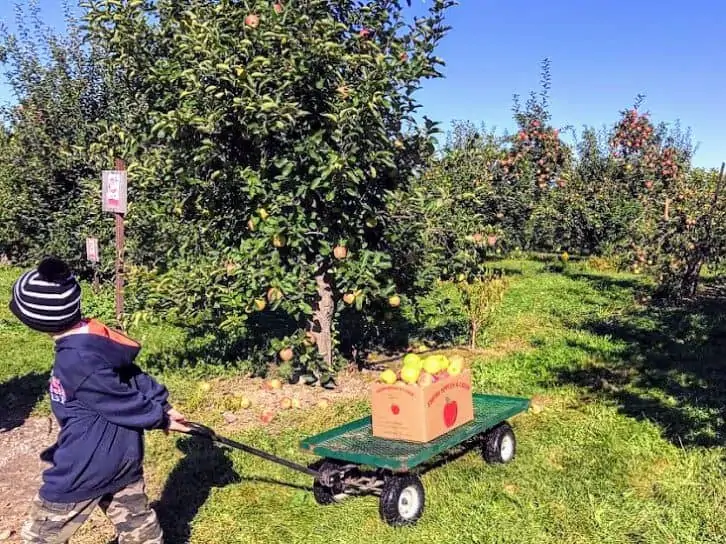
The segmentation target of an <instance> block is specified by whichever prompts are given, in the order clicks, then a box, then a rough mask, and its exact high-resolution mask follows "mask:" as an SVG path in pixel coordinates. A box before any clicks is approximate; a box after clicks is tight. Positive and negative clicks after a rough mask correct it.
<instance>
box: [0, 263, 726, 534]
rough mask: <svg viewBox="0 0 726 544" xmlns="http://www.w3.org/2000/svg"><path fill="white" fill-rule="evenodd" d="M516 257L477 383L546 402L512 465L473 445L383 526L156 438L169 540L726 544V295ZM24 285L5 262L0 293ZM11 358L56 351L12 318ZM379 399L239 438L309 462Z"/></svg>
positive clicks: (22, 369) (186, 397) (240, 459)
mask: <svg viewBox="0 0 726 544" xmlns="http://www.w3.org/2000/svg"><path fill="white" fill-rule="evenodd" d="M503 264H504V266H506V268H507V269H508V270H509V271H511V272H512V286H511V288H510V289H509V291H508V292H507V294H506V296H505V299H504V303H503V305H502V307H501V308H500V310H499V312H498V314H497V316H496V320H495V322H494V323H493V325H492V327H491V328H490V329H489V331H487V334H488V337H487V338H488V341H489V345H490V347H489V348H488V349H486V350H484V351H483V352H482V353H481V354H480V355H476V356H473V357H472V361H471V363H472V368H473V371H474V379H475V384H476V390H477V391H481V392H491V393H501V394H512V395H527V396H534V395H537V397H538V398H537V402H538V403H541V404H543V405H544V410H543V411H542V412H541V413H537V414H535V413H527V414H522V415H521V416H518V417H516V418H514V419H513V421H512V423H513V426H514V428H515V432H516V434H517V438H518V446H519V450H518V455H517V458H516V460H515V461H514V462H513V463H511V464H509V465H507V466H504V467H493V466H487V465H485V464H484V463H483V462H482V460H481V458H480V457H479V456H478V455H477V454H476V452H472V453H469V454H467V455H465V456H464V457H462V458H460V459H458V460H456V461H453V462H451V463H450V464H447V465H445V466H443V467H440V468H437V469H435V470H432V471H430V472H427V473H426V474H425V475H424V476H423V481H424V485H425V487H426V490H427V508H426V513H425V515H424V518H423V519H422V520H421V522H420V523H419V524H418V525H417V526H416V527H414V528H411V529H407V530H398V531H395V530H392V529H390V528H388V527H386V526H385V525H384V524H382V523H381V522H380V520H379V519H378V512H377V502H376V500H375V499H373V498H356V499H351V500H349V501H346V502H344V503H342V504H339V505H335V506H328V507H320V506H317V505H316V504H315V503H314V502H313V499H312V495H311V493H310V491H309V489H308V487H309V486H310V485H311V481H310V479H309V478H307V477H305V476H300V475H298V474H296V473H293V472H290V471H288V470H286V469H284V468H281V467H277V466H276V465H272V464H270V463H267V462H264V461H261V460H257V459H255V458H253V457H250V456H248V455H245V454H243V453H241V452H234V453H226V454H225V453H223V452H221V451H220V450H217V449H214V448H210V447H208V446H205V445H204V444H200V443H199V442H198V441H193V440H190V439H188V438H177V437H172V438H169V437H166V436H164V435H161V434H150V435H149V438H148V458H147V470H148V477H149V487H150V491H151V493H152V495H154V496H157V497H160V512H161V517H162V519H163V520H164V523H165V525H166V526H167V528H168V534H169V536H170V537H171V538H172V540H171V542H183V541H184V540H183V539H184V538H185V537H186V536H187V535H188V533H189V532H190V533H191V541H192V542H199V543H212V542H218V543H222V544H224V543H272V542H286V543H297V542H306V543H315V542H319V543H332V542H345V543H351V544H355V543H357V542H361V543H362V542H366V543H397V542H401V543H403V542H407V541H412V542H423V541H424V540H431V541H433V542H437V543H461V542H473V543H476V542H487V543H489V542H496V543H516V544H524V543H530V542H531V543H538V544H540V543H550V542H551V543H598V544H600V543H623V544H625V543H670V542H672V543H678V544H683V543H691V542H692V543H704V542H714V543H715V542H726V537H724V535H726V516H725V514H726V485H724V482H725V481H726V474H725V473H724V464H723V460H724V433H725V431H726V423H725V422H724V415H725V412H724V409H723V402H724V399H726V383H725V381H724V380H723V378H722V376H723V371H724V366H725V365H724V363H723V361H724V355H726V341H724V340H723V338H726V334H725V333H726V321H724V318H722V317H721V316H722V315H723V314H724V312H723V309H724V304H723V301H721V300H720V299H716V298H712V299H704V300H702V301H700V302H699V303H698V304H697V305H694V306H691V307H688V308H658V307H655V306H644V305H642V304H641V303H639V302H638V300H639V299H640V298H641V297H642V295H643V293H644V292H647V285H646V284H645V283H644V282H643V281H642V280H641V279H639V278H638V277H635V276H629V275H618V274H586V273H582V272H580V271H579V270H578V268H577V267H576V266H570V267H568V270H567V271H565V273H555V272H550V271H548V267H547V265H546V264H543V263H536V262H521V261H507V262H505V263H503ZM11 280H12V273H11V272H6V271H2V272H0V289H5V292H7V288H9V284H10V281H11ZM0 312H4V310H0ZM137 336H143V337H144V338H145V344H146V345H147V347H148V348H149V350H150V351H151V352H152V353H160V352H161V351H163V349H164V346H165V342H172V343H174V342H179V341H180V340H179V338H178V337H176V336H174V332H173V331H165V330H163V329H162V330H158V329H155V330H141V331H137ZM0 356H1V358H0V361H2V362H1V363H0V390H2V391H7V388H6V385H7V384H8V383H9V382H10V381H11V380H17V379H22V377H23V376H26V375H28V374H32V373H33V372H39V373H43V372H46V371H47V369H48V365H49V362H50V359H51V356H52V353H51V345H50V342H49V341H48V340H47V339H45V338H41V337H38V336H36V335H33V334H29V333H27V332H25V331H24V330H23V329H22V328H20V327H18V326H16V325H14V324H12V322H11V321H10V318H9V316H8V314H6V313H0ZM163 379H164V380H165V381H166V382H167V383H168V384H169V387H170V389H171V390H172V394H173V395H174V397H175V399H178V401H179V402H180V403H181V407H182V408H184V405H185V403H186V404H187V405H188V406H189V407H190V408H191V407H192V400H193V398H194V395H195V387H194V383H195V381H194V378H193V377H190V376H188V375H185V374H182V373H180V372H178V371H176V372H169V373H166V374H164V375H163ZM3 382H4V383H3ZM37 406H40V409H41V410H42V409H43V402H42V401H41V402H40V403H39V404H38V405H37ZM37 406H36V410H37V409H39V408H38V407H37ZM366 410H367V404H366V402H355V403H349V404H344V405H335V406H332V407H330V408H328V409H315V410H309V411H306V412H303V413H298V414H297V415H292V414H286V415H285V416H283V417H282V419H281V423H279V424H277V425H275V426H274V427H273V429H272V430H271V431H270V430H260V429H252V430H248V431H245V432H242V433H237V434H236V435H235V437H236V438H238V439H240V440H242V441H247V442H250V443H252V444H254V445H256V446H258V447H261V448H264V449H268V450H270V451H272V452H275V453H277V454H280V455H284V456H287V457H290V458H292V459H295V460H297V461H299V462H311V461H313V459H312V458H311V457H309V456H307V455H306V454H303V453H301V452H299V451H298V449H297V443H298V441H299V440H300V439H301V438H302V437H303V436H306V435H309V434H311V433H315V432H319V431H322V430H324V429H327V428H329V427H330V426H332V425H337V424H342V423H345V422H347V421H349V420H350V419H351V418H354V417H358V416H361V415H364V414H365V413H366ZM193 415H194V416H195V417H202V418H203V417H205V413H204V412H203V411H201V412H199V413H193ZM82 538H83V541H84V542H95V541H94V540H93V537H92V535H90V534H88V533H86V534H85V535H84V536H83V537H82Z"/></svg>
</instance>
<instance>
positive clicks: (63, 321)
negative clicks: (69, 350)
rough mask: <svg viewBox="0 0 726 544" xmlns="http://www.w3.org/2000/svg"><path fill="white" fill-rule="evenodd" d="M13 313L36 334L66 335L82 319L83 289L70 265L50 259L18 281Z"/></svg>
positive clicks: (11, 305)
mask: <svg viewBox="0 0 726 544" xmlns="http://www.w3.org/2000/svg"><path fill="white" fill-rule="evenodd" d="M10 311H11V312H13V314H15V317H17V318H18V319H19V320H20V321H22V322H23V323H24V324H25V325H27V326H28V327H30V328H31V329H34V330H36V331H40V332H47V333H60V332H65V331H67V330H69V329H70V328H71V327H73V326H74V325H76V324H77V323H78V322H79V321H80V320H81V286H80V284H79V283H78V281H77V280H76V278H75V277H73V274H71V271H70V268H68V265H67V264H66V263H64V262H63V261H61V260H60V259H56V258H54V257H49V258H46V259H44V260H43V261H42V262H41V263H40V264H39V265H38V268H36V269H34V270H30V271H29V272H26V273H25V274H23V275H22V276H20V278H19V279H18V280H17V281H16V282H15V284H14V285H13V294H12V298H11V300H10Z"/></svg>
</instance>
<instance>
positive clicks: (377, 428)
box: [371, 370, 474, 442]
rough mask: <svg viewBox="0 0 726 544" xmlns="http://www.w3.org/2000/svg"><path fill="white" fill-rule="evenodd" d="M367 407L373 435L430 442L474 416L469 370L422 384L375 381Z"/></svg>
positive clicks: (408, 440)
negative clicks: (369, 409)
mask: <svg viewBox="0 0 726 544" xmlns="http://www.w3.org/2000/svg"><path fill="white" fill-rule="evenodd" d="M371 409H372V420H373V421H372V423H373V436H376V437H379V438H388V439H392V440H404V441H407V442H430V441H431V440H434V439H435V438H438V437H439V436H441V435H443V434H446V433H448V432H450V431H452V430H454V429H456V428H457V427H459V426H460V425H463V424H464V423H468V422H470V421H471V420H473V419H474V401H473V398H472V390H471V373H470V372H469V370H464V371H463V372H462V373H461V374H459V375H457V376H447V377H446V378H443V379H441V380H438V381H436V382H434V383H432V384H431V385H428V386H426V387H420V386H418V385H407V384H401V383H396V384H393V385H388V384H385V383H376V384H374V385H373V391H372V394H371Z"/></svg>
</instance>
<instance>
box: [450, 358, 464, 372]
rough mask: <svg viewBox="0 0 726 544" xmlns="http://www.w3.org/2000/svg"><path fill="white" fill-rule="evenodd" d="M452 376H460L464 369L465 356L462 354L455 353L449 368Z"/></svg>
mask: <svg viewBox="0 0 726 544" xmlns="http://www.w3.org/2000/svg"><path fill="white" fill-rule="evenodd" d="M447 370H448V371H449V374H450V375H451V376H458V375H459V374H461V372H462V371H463V370H464V358H463V357H462V356H461V355H454V356H453V357H452V358H451V362H450V363H449V368H448V369H447Z"/></svg>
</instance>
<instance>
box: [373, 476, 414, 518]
mask: <svg viewBox="0 0 726 544" xmlns="http://www.w3.org/2000/svg"><path fill="white" fill-rule="evenodd" d="M425 503H426V494H425V493H424V488H423V484H422V483H421V479H420V478H419V477H418V476H415V475H413V474H404V475H400V476H390V477H388V478H386V482H385V483H384V484H383V490H382V493H381V502H380V504H379V508H378V510H379V513H380V515H381V519H382V520H383V521H385V522H386V523H388V525H391V526H392V527H404V526H406V525H413V524H414V523H416V522H417V521H418V520H419V518H420V517H421V515H422V514H423V511H424V506H425Z"/></svg>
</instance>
